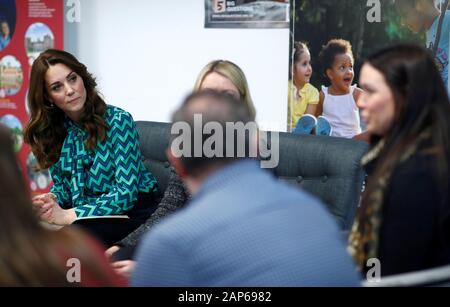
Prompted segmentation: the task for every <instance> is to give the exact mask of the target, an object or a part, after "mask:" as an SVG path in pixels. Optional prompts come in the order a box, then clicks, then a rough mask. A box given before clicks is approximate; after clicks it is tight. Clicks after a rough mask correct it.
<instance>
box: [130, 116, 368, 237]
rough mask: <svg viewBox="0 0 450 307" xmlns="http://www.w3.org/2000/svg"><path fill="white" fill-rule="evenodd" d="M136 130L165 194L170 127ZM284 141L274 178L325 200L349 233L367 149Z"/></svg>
mask: <svg viewBox="0 0 450 307" xmlns="http://www.w3.org/2000/svg"><path fill="white" fill-rule="evenodd" d="M136 126H137V129H138V131H139V135H140V145H141V153H142V158H143V161H144V164H145V166H146V167H147V169H148V170H149V171H150V172H152V173H153V175H154V176H155V177H156V179H157V180H158V184H159V186H160V189H161V191H164V190H165V189H166V187H167V183H168V179H169V166H170V164H169V162H168V161H167V157H166V154H165V151H166V149H167V148H168V145H169V136H170V124H169V123H161V122H150V121H138V122H136ZM269 140H270V138H269ZM279 141H280V143H279V146H280V150H279V155H280V156H279V163H278V166H277V167H276V168H275V169H273V170H272V171H273V172H274V174H275V175H276V176H278V177H279V178H280V179H282V180H284V181H286V182H288V183H290V184H293V185H296V186H299V187H301V188H302V189H304V190H305V191H307V192H310V193H311V194H313V195H315V196H317V197H318V198H320V199H321V200H322V201H323V202H324V203H325V204H326V205H327V206H328V208H329V210H330V211H331V213H332V214H333V215H334V216H335V217H336V219H337V222H338V224H339V225H340V226H341V227H342V229H344V230H347V229H349V227H350V226H351V224H352V222H353V218H354V215H355V211H356V207H357V206H358V203H359V198H360V197H359V196H360V192H361V187H362V183H363V177H364V174H363V170H362V168H361V166H360V161H361V157H362V156H363V154H364V153H365V152H366V151H367V144H366V143H364V142H359V141H354V140H348V139H342V138H333V137H326V136H313V135H296V134H291V133H284V132H280V133H279ZM269 146H270V144H269Z"/></svg>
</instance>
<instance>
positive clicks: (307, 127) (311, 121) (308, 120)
mask: <svg viewBox="0 0 450 307" xmlns="http://www.w3.org/2000/svg"><path fill="white" fill-rule="evenodd" d="M316 124H317V119H316V118H315V117H314V116H312V115H309V114H304V115H302V117H300V119H299V120H298V122H297V126H296V127H295V129H294V131H293V133H296V134H310V133H311V131H312V130H313V129H314V127H315V126H316Z"/></svg>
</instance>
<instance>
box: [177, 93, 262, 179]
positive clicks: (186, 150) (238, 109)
mask: <svg viewBox="0 0 450 307" xmlns="http://www.w3.org/2000/svg"><path fill="white" fill-rule="evenodd" d="M172 122H173V124H172V130H171V136H172V141H171V146H170V149H169V151H168V156H169V159H170V161H171V162H172V164H173V165H174V167H175V169H176V170H177V172H178V173H179V175H180V176H181V177H191V178H197V179H199V178H203V177H205V176H206V175H207V174H209V173H210V172H211V171H213V170H215V169H218V168H221V167H223V166H224V165H226V164H229V163H231V162H233V161H236V160H238V159H244V158H256V157H257V146H256V143H257V142H256V140H257V137H256V135H257V126H256V123H255V122H254V121H253V117H252V115H251V114H250V113H249V110H248V108H246V106H245V104H243V103H242V102H241V101H239V100H238V99H236V98H235V97H233V96H232V95H229V94H226V93H219V92H216V91H213V90H205V91H200V92H196V93H193V94H191V95H189V96H188V97H187V98H186V99H185V100H184V101H183V104H182V105H181V107H180V108H179V109H178V110H177V111H176V112H175V113H174V115H173V117H172Z"/></svg>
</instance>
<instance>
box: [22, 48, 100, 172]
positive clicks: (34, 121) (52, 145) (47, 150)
mask: <svg viewBox="0 0 450 307" xmlns="http://www.w3.org/2000/svg"><path fill="white" fill-rule="evenodd" d="M56 64H64V65H66V66H67V67H68V68H69V69H71V70H72V71H74V72H75V73H76V74H78V75H79V76H80V77H81V78H82V80H83V83H84V87H85V88H86V103H85V106H84V109H83V113H82V115H81V119H80V125H81V126H82V127H83V128H84V129H85V130H86V131H87V132H88V135H89V137H88V139H87V140H86V142H85V145H86V148H87V149H92V148H94V147H95V146H96V144H97V142H99V141H100V142H101V141H103V140H104V139H105V137H106V131H107V130H108V125H107V124H106V122H105V120H104V118H103V116H104V114H105V112H106V103H105V102H104V101H103V99H102V98H101V97H100V95H99V93H98V92H97V90H96V86H97V83H96V81H95V78H94V77H93V76H92V75H91V74H90V73H89V72H88V70H87V68H86V66H85V65H84V64H82V63H80V62H79V61H78V60H77V59H76V58H75V57H74V56H73V55H72V54H70V53H68V52H66V51H62V50H56V49H48V50H46V51H44V52H43V53H41V55H40V56H39V57H38V58H37V59H36V60H35V61H34V63H33V66H32V67H31V76H30V88H29V91H28V103H29V106H30V112H31V116H30V121H29V122H28V125H27V127H26V128H25V132H24V139H25V142H26V143H27V144H29V145H30V146H31V150H32V151H33V153H34V155H35V156H36V159H37V161H38V164H39V169H47V168H49V167H50V166H52V165H53V164H55V163H56V162H57V161H58V159H59V155H60V152H61V147H62V145H63V142H64V139H65V138H66V135H67V131H66V129H65V128H64V117H65V116H64V112H63V111H62V110H61V109H59V108H58V107H56V106H53V104H52V103H51V102H50V100H49V98H48V93H47V87H46V84H45V74H46V73H47V70H48V69H49V67H50V66H53V65H56Z"/></svg>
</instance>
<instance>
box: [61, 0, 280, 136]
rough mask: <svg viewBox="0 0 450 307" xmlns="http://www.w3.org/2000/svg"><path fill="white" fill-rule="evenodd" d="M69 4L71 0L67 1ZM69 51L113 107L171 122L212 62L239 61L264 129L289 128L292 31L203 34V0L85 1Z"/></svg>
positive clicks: (68, 34) (68, 38)
mask: <svg viewBox="0 0 450 307" xmlns="http://www.w3.org/2000/svg"><path fill="white" fill-rule="evenodd" d="M65 3H67V0H65ZM80 4H81V21H80V22H79V23H68V22H67V20H66V23H65V48H66V50H67V51H69V52H73V53H74V54H75V55H77V57H78V58H79V59H80V61H82V62H84V63H85V64H86V65H87V67H88V69H89V70H90V71H91V72H92V73H94V75H95V76H96V77H97V81H98V83H99V88H100V91H101V92H102V93H103V95H104V96H105V97H106V101H107V103H109V104H113V105H116V106H119V107H123V108H124V109H126V110H127V111H129V112H130V113H131V114H132V115H133V117H134V119H135V120H154V121H169V120H170V115H171V112H172V111H173V110H174V108H176V107H177V106H178V104H179V103H180V102H181V100H182V98H183V97H184V96H185V95H186V94H187V93H188V92H189V91H190V90H191V89H192V87H193V84H194V81H195V79H196V76H197V74H198V72H199V71H200V69H201V68H202V67H203V66H204V65H205V64H206V63H207V62H209V61H210V60H214V59H228V60H231V61H233V62H235V63H236V64H238V65H239V66H240V67H241V68H242V69H243V71H244V72H245V74H246V76H247V79H248V81H249V86H250V92H251V93H252V97H253V100H254V102H255V106H256V109H257V113H258V114H257V119H258V121H259V122H260V124H261V126H262V127H263V128H265V129H268V128H270V129H277V130H284V129H285V126H286V112H287V111H286V105H287V75H288V74H287V71H288V54H289V52H288V45H289V42H288V39H289V30H288V29H205V28H204V0H170V1H166V0H128V1H123V0H80Z"/></svg>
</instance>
